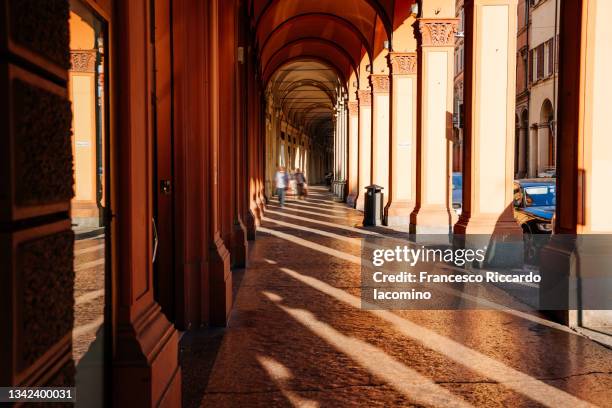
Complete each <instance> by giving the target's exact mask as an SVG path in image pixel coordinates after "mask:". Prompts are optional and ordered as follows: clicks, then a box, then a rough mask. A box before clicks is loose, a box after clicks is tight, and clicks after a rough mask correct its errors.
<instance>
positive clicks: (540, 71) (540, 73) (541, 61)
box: [537, 44, 544, 79]
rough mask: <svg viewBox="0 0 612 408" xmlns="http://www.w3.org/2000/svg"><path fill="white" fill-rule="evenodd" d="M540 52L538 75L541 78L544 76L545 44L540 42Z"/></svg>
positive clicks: (538, 55)
mask: <svg viewBox="0 0 612 408" xmlns="http://www.w3.org/2000/svg"><path fill="white" fill-rule="evenodd" d="M537 51H538V54H537V60H538V62H537V69H538V76H537V79H541V78H544V44H540V45H539V46H538V48H537Z"/></svg>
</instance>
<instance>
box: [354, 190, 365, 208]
mask: <svg viewBox="0 0 612 408" xmlns="http://www.w3.org/2000/svg"><path fill="white" fill-rule="evenodd" d="M364 196H365V194H359V195H358V196H357V201H356V202H355V209H356V210H357V211H362V212H363V210H364V209H365V197H364Z"/></svg>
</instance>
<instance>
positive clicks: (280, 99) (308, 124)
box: [268, 59, 343, 142]
mask: <svg viewBox="0 0 612 408" xmlns="http://www.w3.org/2000/svg"><path fill="white" fill-rule="evenodd" d="M342 87H343V84H342V82H341V79H340V78H339V76H338V72H337V71H336V69H335V68H334V67H333V66H330V65H329V64H326V63H323V62H321V61H318V60H302V59H299V60H294V61H291V62H287V63H285V64H282V65H281V66H279V68H278V69H276V71H275V73H274V75H273V76H272V77H271V78H270V81H269V84H268V91H269V93H270V95H271V96H272V98H273V99H274V105H275V106H277V107H280V109H281V110H282V112H283V115H284V116H285V117H286V118H287V119H289V121H290V122H291V123H293V124H294V125H297V126H303V127H305V128H306V129H307V131H308V133H309V134H311V135H312V136H313V137H315V139H319V141H321V142H324V141H325V140H326V139H327V138H328V137H329V136H330V134H331V128H330V127H329V124H331V123H332V118H333V114H334V107H335V104H336V101H337V99H338V90H340V89H342Z"/></svg>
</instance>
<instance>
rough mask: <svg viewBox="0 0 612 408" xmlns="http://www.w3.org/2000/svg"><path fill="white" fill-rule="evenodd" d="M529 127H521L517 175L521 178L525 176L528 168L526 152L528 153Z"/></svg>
mask: <svg viewBox="0 0 612 408" xmlns="http://www.w3.org/2000/svg"><path fill="white" fill-rule="evenodd" d="M527 135H528V132H527V128H525V127H523V126H521V127H520V128H519V144H518V169H517V176H518V177H519V178H521V177H525V173H526V171H527V169H526V161H527V157H526V153H527V149H526V147H527Z"/></svg>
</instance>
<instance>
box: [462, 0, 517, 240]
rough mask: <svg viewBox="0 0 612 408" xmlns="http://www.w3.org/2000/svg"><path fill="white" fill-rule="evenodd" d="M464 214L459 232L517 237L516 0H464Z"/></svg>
mask: <svg viewBox="0 0 612 408" xmlns="http://www.w3.org/2000/svg"><path fill="white" fill-rule="evenodd" d="M464 7H465V11H466V13H465V14H466V30H465V33H466V34H465V47H466V59H465V76H466V77H467V78H470V80H469V81H466V86H465V100H464V101H465V102H464V103H465V107H466V113H465V117H466V123H465V133H464V148H465V149H466V150H465V153H466V154H465V156H464V157H465V163H464V177H463V212H462V214H461V217H460V218H459V221H458V222H457V224H456V225H455V228H454V231H455V233H458V234H486V235H489V234H493V233H495V234H496V235H503V236H506V235H508V234H517V235H522V230H521V228H520V226H519V225H518V224H517V223H516V221H515V219H514V215H513V204H512V200H513V179H514V177H513V175H514V144H515V140H514V139H515V120H514V118H515V101H516V94H515V89H516V86H515V83H516V35H515V34H514V33H516V27H517V0H466V2H465V4H464Z"/></svg>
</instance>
